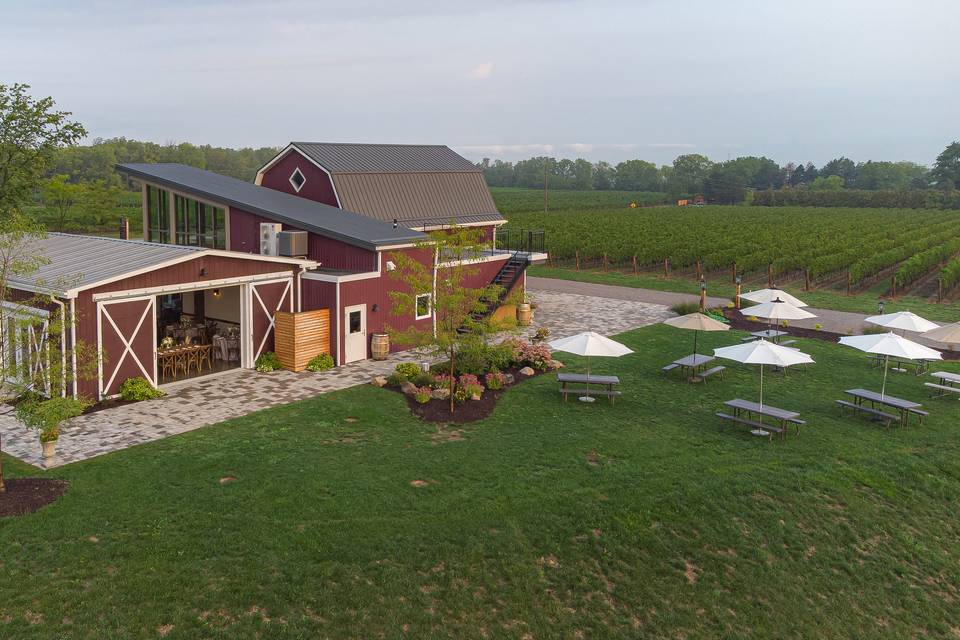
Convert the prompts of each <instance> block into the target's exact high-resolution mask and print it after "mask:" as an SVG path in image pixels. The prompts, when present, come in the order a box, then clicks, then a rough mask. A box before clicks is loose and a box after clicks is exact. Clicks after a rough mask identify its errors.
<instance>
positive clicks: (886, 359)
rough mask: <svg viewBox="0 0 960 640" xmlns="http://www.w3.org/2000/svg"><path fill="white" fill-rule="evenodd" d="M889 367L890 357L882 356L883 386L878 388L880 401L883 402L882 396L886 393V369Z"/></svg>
mask: <svg viewBox="0 0 960 640" xmlns="http://www.w3.org/2000/svg"><path fill="white" fill-rule="evenodd" d="M888 366H890V356H889V355H887V356H884V358H883V386H881V387H880V399H881V400H883V396H884V394H886V392H887V367H888Z"/></svg>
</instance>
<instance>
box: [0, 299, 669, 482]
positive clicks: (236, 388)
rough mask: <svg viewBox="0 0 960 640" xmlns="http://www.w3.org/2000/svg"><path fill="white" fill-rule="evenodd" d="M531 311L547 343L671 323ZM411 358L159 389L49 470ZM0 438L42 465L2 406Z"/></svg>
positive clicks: (594, 309)
mask: <svg viewBox="0 0 960 640" xmlns="http://www.w3.org/2000/svg"><path fill="white" fill-rule="evenodd" d="M531 295H532V296H533V298H534V301H535V302H536V304H537V309H536V312H535V317H534V324H533V326H532V327H531V328H530V329H529V330H528V331H527V334H528V335H529V334H531V333H532V332H533V331H534V330H535V329H536V328H538V327H547V328H548V329H550V338H551V339H554V338H561V337H565V336H569V335H573V334H576V333H579V332H581V331H588V330H591V331H597V332H598V333H602V334H604V335H613V334H616V333H621V332H623V331H627V330H629V329H634V328H636V327H643V326H647V325H650V324H654V323H657V322H660V321H662V320H664V319H666V318H668V317H670V316H671V315H673V314H672V313H671V312H670V311H669V310H668V309H667V307H665V306H662V305H657V304H649V303H646V302H639V301H625V300H617V299H613V298H603V297H595V296H586V295H580V294H576V293H565V292H561V291H535V292H533V293H532V294H531ZM419 359H420V358H417V355H416V354H415V353H413V352H400V353H394V354H391V356H390V358H389V359H387V360H385V361H379V362H378V361H374V360H364V361H361V362H355V363H351V364H348V365H345V366H342V367H339V368H337V369H334V370H332V371H327V372H325V373H310V372H302V373H292V372H289V371H277V372H274V373H269V374H262V373H257V372H255V371H252V370H248V369H238V370H235V371H230V372H227V373H224V374H222V375H218V376H210V377H207V378H201V379H198V380H185V381H183V382H179V383H174V384H170V385H166V386H164V390H166V391H167V393H168V395H167V396H166V397H164V398H161V399H159V400H151V401H148V402H138V403H133V404H127V405H121V406H118V407H114V408H111V409H105V410H102V411H98V412H95V413H91V414H88V415H84V416H80V417H79V418H75V419H73V420H71V421H70V422H69V423H68V424H67V425H66V426H65V428H64V429H63V431H62V432H61V436H60V440H59V441H58V443H57V457H56V458H55V459H54V460H53V464H52V465H51V466H58V465H62V464H68V463H71V462H77V461H79V460H85V459H87V458H92V457H95V456H98V455H102V454H105V453H109V452H111V451H117V450H120V449H125V448H127V447H131V446H134V445H137V444H142V443H144V442H150V441H153V440H158V439H160V438H165V437H167V436H170V435H174V434H178V433H184V432H187V431H192V430H194V429H199V428H201V427H204V426H207V425H211V424H215V423H217V422H222V421H223V420H228V419H230V418H235V417H238V416H242V415H245V414H248V413H251V412H253V411H257V410H260V409H266V408H268V407H273V406H277V405H282V404H287V403H290V402H295V401H297V400H302V399H304V398H309V397H312V396H316V395H319V394H322V393H326V392H329V391H336V390H338V389H345V388H347V387H352V386H355V385H358V384H365V383H368V382H369V381H370V380H371V378H372V377H373V376H375V375H379V374H387V373H390V372H392V371H393V368H394V367H395V366H396V364H397V363H398V362H404V361H410V360H419ZM2 409H3V411H6V413H3V412H2V411H0V413H2V415H0V435H2V437H3V451H4V453H7V454H10V455H12V456H15V457H17V458H19V459H20V460H23V461H24V462H28V463H30V464H35V465H38V466H39V465H41V464H42V463H43V457H42V456H41V454H40V444H39V443H38V441H37V436H36V434H35V433H32V432H28V431H26V430H25V429H24V428H23V426H22V425H21V424H20V423H19V422H18V421H17V420H16V419H15V418H14V417H13V415H12V414H11V413H9V409H10V408H9V407H8V406H3V407H2Z"/></svg>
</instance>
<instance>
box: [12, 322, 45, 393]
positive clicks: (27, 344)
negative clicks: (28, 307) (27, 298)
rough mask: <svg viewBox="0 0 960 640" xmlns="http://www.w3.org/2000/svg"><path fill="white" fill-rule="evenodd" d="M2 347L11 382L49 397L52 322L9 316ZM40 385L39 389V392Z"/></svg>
mask: <svg viewBox="0 0 960 640" xmlns="http://www.w3.org/2000/svg"><path fill="white" fill-rule="evenodd" d="M6 323H7V326H6V327H5V335H4V340H3V347H4V351H5V353H3V354H2V357H3V358H4V367H3V369H4V371H5V372H6V376H7V377H8V378H9V380H10V381H11V382H15V383H18V384H26V385H27V386H28V388H32V389H34V390H36V391H41V392H42V393H44V394H45V395H50V345H49V327H50V321H49V319H48V318H47V317H45V316H40V315H32V314H28V313H25V314H17V315H15V314H12V313H11V314H9V315H8V316H7V318H6ZM37 386H40V388H39V389H38V388H37Z"/></svg>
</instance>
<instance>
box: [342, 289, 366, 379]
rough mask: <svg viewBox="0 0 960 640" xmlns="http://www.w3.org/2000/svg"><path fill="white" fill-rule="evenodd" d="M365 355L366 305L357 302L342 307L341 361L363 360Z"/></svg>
mask: <svg viewBox="0 0 960 640" xmlns="http://www.w3.org/2000/svg"><path fill="white" fill-rule="evenodd" d="M366 357H367V305H365V304H358V305H354V306H352V307H344V309H343V362H344V364H346V363H347V362H354V361H356V360H364V359H366Z"/></svg>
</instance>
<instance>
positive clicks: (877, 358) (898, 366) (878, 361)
mask: <svg viewBox="0 0 960 640" xmlns="http://www.w3.org/2000/svg"><path fill="white" fill-rule="evenodd" d="M868 357H869V358H870V362H871V364H872V365H873V367H874V368H875V369H877V368H880V367H882V366H883V362H884V356H882V355H880V354H878V353H877V354H874V353H871V354H870V355H869V356H868ZM930 362H931V360H908V359H900V358H890V364H892V365H893V370H894V371H906V370H907V367H908V366H909V367H913V368H914V371H913V372H914V374H915V375H918V376H919V375H923V373H925V372H926V370H927V369H928V368H929V366H930Z"/></svg>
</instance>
